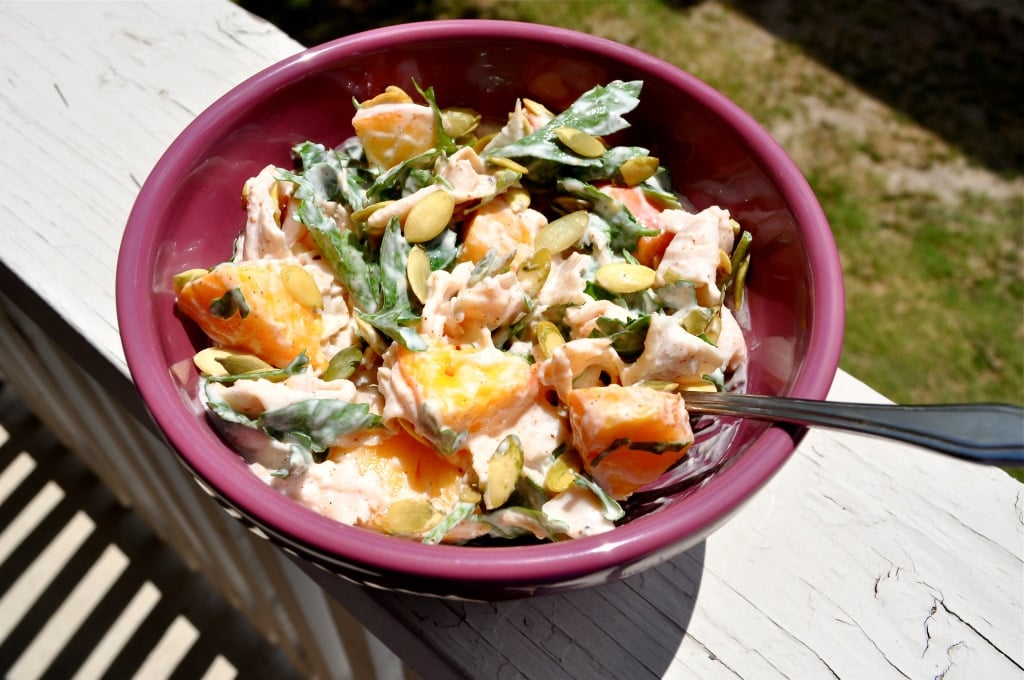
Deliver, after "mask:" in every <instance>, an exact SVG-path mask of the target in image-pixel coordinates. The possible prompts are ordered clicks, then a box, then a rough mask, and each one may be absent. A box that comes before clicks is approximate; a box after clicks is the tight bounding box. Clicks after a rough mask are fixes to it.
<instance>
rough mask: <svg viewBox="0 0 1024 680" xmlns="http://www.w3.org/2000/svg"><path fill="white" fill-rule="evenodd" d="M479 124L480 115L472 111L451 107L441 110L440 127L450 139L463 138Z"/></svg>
mask: <svg viewBox="0 0 1024 680" xmlns="http://www.w3.org/2000/svg"><path fill="white" fill-rule="evenodd" d="M479 124H480V114H479V113H477V112H476V111H474V110H473V109H465V108H460V107H451V108H447V109H442V110H441V127H442V128H443V129H444V131H445V134H447V135H448V136H449V137H451V138H452V139H458V138H460V137H465V136H466V135H468V134H469V133H470V132H472V131H473V130H475V129H476V127H477V125H479Z"/></svg>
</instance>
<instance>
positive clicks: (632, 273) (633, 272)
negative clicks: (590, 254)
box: [594, 262, 657, 293]
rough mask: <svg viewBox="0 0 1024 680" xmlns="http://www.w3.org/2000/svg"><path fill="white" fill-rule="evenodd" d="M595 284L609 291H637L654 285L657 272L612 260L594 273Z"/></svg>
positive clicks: (639, 265) (637, 265) (630, 263)
mask: <svg viewBox="0 0 1024 680" xmlns="http://www.w3.org/2000/svg"><path fill="white" fill-rule="evenodd" d="M594 278H595V280H596V281H597V285H599V286H601V287H602V288H604V289H605V290H607V291H608V292H610V293H637V292H639V291H641V290H646V289H648V288H650V287H651V286H653V285H654V280H655V279H656V278H657V272H655V271H654V270H653V269H651V268H650V267H645V266H644V265H642V264H633V263H632V262H612V263H611V264H606V265H604V266H603V267H600V268H599V269H598V270H597V272H596V273H595V274H594Z"/></svg>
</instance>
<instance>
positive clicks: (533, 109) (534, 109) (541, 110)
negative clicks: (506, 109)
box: [523, 97, 555, 118]
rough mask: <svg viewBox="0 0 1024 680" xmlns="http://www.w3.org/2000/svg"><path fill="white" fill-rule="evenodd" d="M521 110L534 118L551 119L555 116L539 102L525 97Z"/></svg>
mask: <svg viewBox="0 0 1024 680" xmlns="http://www.w3.org/2000/svg"><path fill="white" fill-rule="evenodd" d="M523 108H524V109H526V110H527V111H528V112H530V113H532V114H533V115H535V116H551V117H552V118H553V117H554V115H555V114H553V113H551V111H550V110H549V109H548V107H546V106H544V105H543V104H541V103H540V102H537V101H534V100H532V99H528V98H526V97H523Z"/></svg>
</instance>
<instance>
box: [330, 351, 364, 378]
mask: <svg viewBox="0 0 1024 680" xmlns="http://www.w3.org/2000/svg"><path fill="white" fill-rule="evenodd" d="M362 360H363V352H362V350H360V349H359V348H358V347H356V346H355V345H349V346H348V347H346V348H345V349H343V350H341V351H339V352H337V353H335V355H334V356H333V357H331V360H330V361H329V362H328V363H327V368H326V369H325V370H324V373H323V375H322V376H320V377H321V379H323V380H327V381H330V380H344V379H345V378H348V377H349V376H351V375H352V374H353V373H355V371H356V368H358V367H359V364H360V362H362Z"/></svg>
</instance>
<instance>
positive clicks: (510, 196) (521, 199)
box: [505, 187, 530, 213]
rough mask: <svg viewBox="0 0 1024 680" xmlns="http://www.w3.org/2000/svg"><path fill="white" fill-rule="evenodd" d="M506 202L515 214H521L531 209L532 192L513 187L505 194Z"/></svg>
mask: <svg viewBox="0 0 1024 680" xmlns="http://www.w3.org/2000/svg"><path fill="white" fill-rule="evenodd" d="M505 201H506V202H508V207H509V208H511V209H512V212H514V213H521V212H523V211H524V210H526V209H527V208H529V207H530V192H529V191H527V190H526V189H524V188H522V187H512V188H510V189H509V190H508V191H506V192H505Z"/></svg>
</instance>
